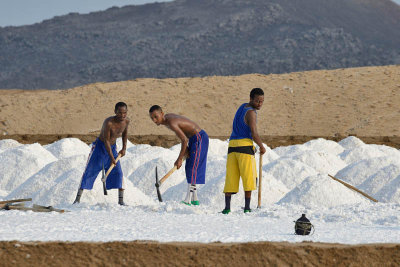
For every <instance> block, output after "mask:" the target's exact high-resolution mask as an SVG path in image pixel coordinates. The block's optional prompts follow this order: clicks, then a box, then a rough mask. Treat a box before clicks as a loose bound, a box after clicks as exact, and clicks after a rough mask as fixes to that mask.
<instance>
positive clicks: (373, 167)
mask: <svg viewBox="0 0 400 267" xmlns="http://www.w3.org/2000/svg"><path fill="white" fill-rule="evenodd" d="M390 164H396V165H399V164H400V158H393V157H391V156H381V157H372V158H369V159H363V160H360V161H356V162H355V163H352V164H349V165H347V166H346V167H345V168H343V169H341V170H340V171H339V172H338V173H337V174H336V178H339V179H342V180H344V181H345V182H347V183H350V184H352V185H353V186H356V187H357V186H359V185H361V184H362V183H363V182H364V181H365V180H366V179H367V178H368V177H370V176H371V175H373V174H374V173H376V172H377V171H378V170H380V169H382V168H384V167H386V166H388V165H390Z"/></svg>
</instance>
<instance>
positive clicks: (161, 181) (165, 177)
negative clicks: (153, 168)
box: [159, 157, 186, 185]
mask: <svg viewBox="0 0 400 267" xmlns="http://www.w3.org/2000/svg"><path fill="white" fill-rule="evenodd" d="M185 160H186V157H183V160H182V163H183V162H184V161H185ZM177 169H178V167H176V166H174V167H173V168H172V169H170V170H169V172H167V174H166V175H164V177H163V178H161V180H160V182H159V185H161V184H162V183H163V182H164V181H165V180H167V178H168V177H169V176H170V175H171V174H172V173H173V172H174V171H176V170H177Z"/></svg>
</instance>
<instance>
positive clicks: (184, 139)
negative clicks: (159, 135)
mask: <svg viewBox="0 0 400 267" xmlns="http://www.w3.org/2000/svg"><path fill="white" fill-rule="evenodd" d="M170 129H171V130H172V131H174V132H175V134H176V135H177V136H178V137H179V139H181V151H180V153H179V156H178V159H177V160H176V161H175V163H174V165H175V166H176V167H178V169H179V168H180V167H181V166H182V162H183V157H184V156H185V154H186V150H187V147H188V144H187V143H188V139H187V137H186V135H185V133H184V132H183V131H182V130H181V128H179V126H178V125H177V123H172V124H171V125H170Z"/></svg>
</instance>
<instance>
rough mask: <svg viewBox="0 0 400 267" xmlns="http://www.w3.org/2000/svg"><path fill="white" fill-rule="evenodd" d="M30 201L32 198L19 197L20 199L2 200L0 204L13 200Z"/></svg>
mask: <svg viewBox="0 0 400 267" xmlns="http://www.w3.org/2000/svg"><path fill="white" fill-rule="evenodd" d="M26 201H32V198H21V199H13V200H3V201H0V204H7V203H14V202H26Z"/></svg>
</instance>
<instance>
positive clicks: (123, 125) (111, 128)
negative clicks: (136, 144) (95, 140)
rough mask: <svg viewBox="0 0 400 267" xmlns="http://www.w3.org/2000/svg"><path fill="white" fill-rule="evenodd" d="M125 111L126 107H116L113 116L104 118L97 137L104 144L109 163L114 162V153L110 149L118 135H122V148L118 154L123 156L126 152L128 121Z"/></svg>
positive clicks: (126, 110)
mask: <svg viewBox="0 0 400 267" xmlns="http://www.w3.org/2000/svg"><path fill="white" fill-rule="evenodd" d="M127 113H128V109H127V108H126V107H118V109H117V110H115V116H112V117H109V118H107V119H105V120H104V122H103V127H102V128H101V132H100V136H99V139H100V140H101V141H103V143H104V144H105V147H106V150H107V153H108V155H109V156H110V159H111V164H116V161H115V158H114V155H113V153H112V151H111V146H112V145H114V144H115V142H116V141H117V138H118V137H121V136H122V149H121V151H119V153H118V154H120V155H121V157H123V156H125V153H126V143H127V141H128V126H129V122H130V120H129V118H128V117H127Z"/></svg>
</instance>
